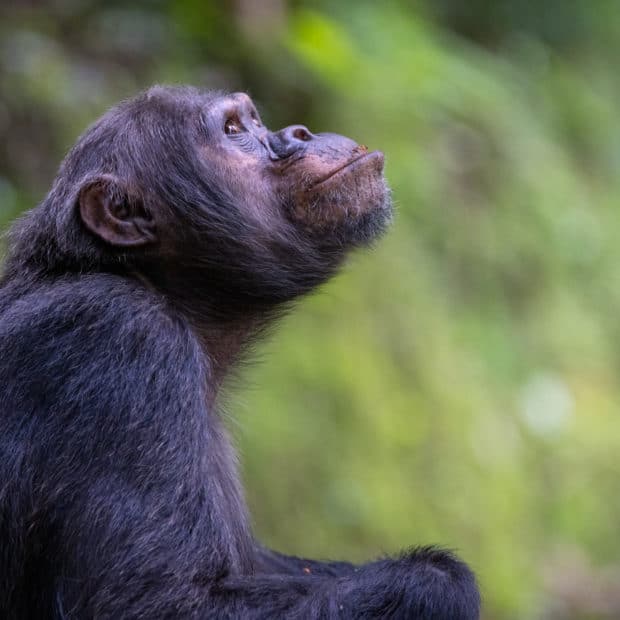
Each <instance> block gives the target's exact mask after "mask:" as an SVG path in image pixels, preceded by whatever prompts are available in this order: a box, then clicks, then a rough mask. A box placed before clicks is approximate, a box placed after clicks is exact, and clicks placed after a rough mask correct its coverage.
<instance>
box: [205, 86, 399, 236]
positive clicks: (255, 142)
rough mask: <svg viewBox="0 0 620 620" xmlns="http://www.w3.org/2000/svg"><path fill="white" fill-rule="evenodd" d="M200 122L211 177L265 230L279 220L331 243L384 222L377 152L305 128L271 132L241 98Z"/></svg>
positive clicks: (220, 103) (215, 107)
mask: <svg viewBox="0 0 620 620" xmlns="http://www.w3.org/2000/svg"><path fill="white" fill-rule="evenodd" d="M203 119H204V123H205V128H206V130H207V136H208V138H207V140H206V142H205V144H204V147H203V148H202V149H200V152H201V155H202V157H204V161H205V163H206V165H207V166H208V167H209V168H210V169H211V170H220V171H221V172H220V174H219V175H216V176H219V177H220V178H225V179H227V182H228V183H229V189H230V190H231V191H233V192H234V194H235V195H236V198H237V200H236V201H235V202H237V204H244V205H246V206H247V208H248V209H249V210H251V211H253V213H252V215H253V216H254V217H257V218H258V219H259V220H261V221H263V222H264V223H265V224H267V225H269V224H270V223H271V224H272V225H274V224H275V222H276V221H277V219H278V218H281V217H282V215H284V216H285V217H287V218H288V219H289V220H290V221H291V222H293V223H294V224H295V225H296V226H298V227H299V228H301V229H302V230H303V231H305V232H307V233H309V234H312V235H314V236H319V237H320V236H324V237H329V236H330V235H333V234H337V233H341V232H343V231H345V230H348V231H354V230H355V229H356V227H358V226H360V227H363V226H364V224H365V225H366V226H369V223H372V224H373V225H374V226H375V227H377V226H378V227H379V228H380V227H381V224H384V223H385V221H386V219H387V218H389V216H390V203H389V198H388V190H387V186H386V184H385V181H384V178H383V154H382V153H381V152H379V151H373V152H368V149H367V148H366V147H365V146H362V145H358V144H356V143H355V142H354V141H353V140H350V139H349V138H345V137H344V136H340V135H337V134H330V133H321V134H313V133H311V132H310V131H309V130H308V129H307V128H306V127H304V126H303V125H292V126H290V127H285V128H284V129H281V130H279V131H273V132H272V131H270V130H269V129H268V128H267V127H265V126H264V125H263V123H262V121H261V119H260V116H259V115H258V112H257V111H256V107H255V106H254V104H253V103H252V100H251V99H250V98H249V97H248V96H247V95H246V94H244V93H236V94H232V95H228V96H223V97H220V98H218V99H216V100H215V101H214V102H212V103H211V104H210V105H209V106H208V109H207V110H205V113H204V115H203ZM358 232H364V233H368V232H370V231H368V230H366V231H358ZM341 241H342V239H341ZM350 241H355V239H350Z"/></svg>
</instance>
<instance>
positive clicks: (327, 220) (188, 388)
mask: <svg viewBox="0 0 620 620" xmlns="http://www.w3.org/2000/svg"><path fill="white" fill-rule="evenodd" d="M390 213H391V207H390V200H389V193H388V191H387V188H386V185H385V181H384V179H383V155H382V154H381V153H379V152H371V153H369V152H368V151H367V149H366V148H365V147H363V146H360V145H358V144H356V143H355V142H353V141H352V140H350V139H348V138H345V137H342V136H337V135H335V134H312V133H311V132H310V131H309V130H308V129H306V128H305V127H303V126H301V125H295V126H292V127H287V128H285V129H282V130H280V131H277V132H270V131H269V130H268V129H267V128H265V127H264V126H263V125H262V123H261V122H260V119H259V117H258V114H257V112H256V109H255V108H254V105H253V103H252V102H251V100H250V99H249V98H248V97H247V96H246V95H244V94H235V95H223V94H219V93H208V92H202V91H198V90H196V89H192V88H162V87H154V88H152V89H150V90H149V91H146V92H145V93H143V94H141V95H139V96H138V97H136V98H135V99H132V100H129V101H127V102H124V103H122V104H120V105H118V106H117V107H115V108H113V109H112V110H110V111H109V112H108V113H107V114H105V115H104V116H103V117H102V118H101V119H100V120H99V121H97V122H96V123H95V124H94V125H93V126H92V127H90V128H89V129H88V130H87V131H86V132H85V133H84V135H83V136H82V137H81V138H80V139H79V140H78V142H77V144H76V145H75V147H74V148H73V149H72V150H71V151H70V153H69V154H68V155H67V158H66V159H65V161H64V162H63V164H62V166H61V168H60V171H59V173H58V176H57V178H56V180H55V181H54V184H53V186H52V189H51V190H50V193H49V194H48V196H47V197H46V198H45V200H44V201H43V202H42V203H41V204H40V205H39V206H38V207H37V208H36V209H33V210H32V211H31V212H30V213H28V214H27V215H26V216H25V217H24V218H23V219H22V220H21V221H20V222H18V223H17V224H16V225H15V227H14V228H13V230H12V232H11V236H10V239H11V243H10V249H9V254H8V258H7V263H6V268H5V273H4V276H3V278H2V280H1V281H0V618H3V619H6V620H22V619H26V618H33V619H34V618H36V619H46V618H51V619H69V618H70V619H72V620H73V619H78V620H81V619H89V618H110V619H115V620H116V619H121V618H122V619H125V618H127V619H134V618H135V619H147V618H148V619H150V618H178V619H183V620H185V619H188V618H224V619H231V620H232V619H238V618H241V619H244V618H264V619H272V618H298V619H302V618H303V619H306V618H309V619H318V618H418V619H423V620H475V619H476V618H478V615H479V594H478V590H477V587H476V583H475V579H474V576H473V574H472V572H471V571H470V570H469V568H468V567H467V566H466V565H465V564H464V563H462V562H461V561H460V560H459V559H457V558H456V557H455V556H453V555H452V554H450V553H448V552H444V551H441V550H438V549H433V548H419V549H413V550H410V551H407V552H405V553H403V554H402V555H400V556H399V557H396V558H382V559H380V560H376V561H374V562H370V563H368V564H364V565H361V566H357V567H355V566H353V565H351V564H349V563H347V562H320V561H317V560H308V559H302V558H296V557H288V556H285V555H282V554H280V553H277V552H275V551H270V550H268V549H266V548H264V547H263V546H261V545H260V544H259V543H258V542H257V541H256V540H255V539H254V537H253V535H252V532H251V527H250V525H249V518H248V516H247V509H246V506H245V502H244V498H243V493H242V490H241V486H240V483H239V477H238V474H237V469H236V460H235V456H234V453H233V450H232V447H231V444H230V442H229V440H228V437H227V434H226V431H225V429H224V428H223V425H222V422H221V419H220V415H219V412H218V403H219V393H220V386H221V384H222V382H223V381H224V380H225V378H226V377H227V375H228V374H229V373H230V372H231V371H232V370H234V367H235V364H236V363H238V362H239V360H240V359H241V358H242V356H243V352H244V351H245V349H246V348H247V346H248V344H249V343H251V342H253V341H255V340H256V338H257V337H258V336H259V335H260V334H261V333H262V330H263V329H264V328H265V327H266V326H267V325H269V323H270V321H272V320H273V319H274V318H275V317H277V316H278V315H280V314H281V313H282V312H283V311H284V310H285V309H287V308H288V307H289V306H290V302H291V301H293V300H295V299H296V298H298V297H299V296H300V295H303V294H304V293H307V292H308V291H311V290H312V289H314V288H315V287H316V286H317V285H319V284H321V283H322V282H324V281H325V280H326V279H327V278H329V277H330V276H331V275H332V274H333V273H334V271H335V270H336V269H337V267H338V266H339V265H340V264H341V262H342V260H343V258H344V257H345V255H346V253H347V251H348V250H350V249H352V248H354V247H357V246H360V245H364V244H368V243H370V242H371V241H372V240H373V239H375V238H376V237H377V235H379V234H380V233H381V232H382V231H383V230H384V229H385V227H386V225H387V223H388V222H389V220H390ZM317 449H320V446H317ZM283 475H285V474H283ZM277 483H278V481H274V484H277ZM284 518H286V516H285V515H283V519H284ZM303 535H304V533H303V532H300V536H303Z"/></svg>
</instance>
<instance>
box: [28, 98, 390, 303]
mask: <svg viewBox="0 0 620 620" xmlns="http://www.w3.org/2000/svg"><path fill="white" fill-rule="evenodd" d="M390 215H391V206H390V200H389V192H388V189H387V186H386V184H385V181H384V179H383V154H382V153H380V152H379V151H373V152H369V151H368V150H367V149H366V147H365V146H361V145H358V144H356V143H355V142H354V141H353V140H350V139H349V138H345V137H343V136H339V135H336V134H329V133H323V134H313V133H311V132H310V131H309V130H308V129H307V128H306V127H304V126H302V125H293V126H290V127H286V128H284V129H282V130H280V131H275V132H272V131H270V130H269V129H267V128H266V127H265V126H264V125H263V124H262V122H261V120H260V117H259V115H258V113H257V111H256V108H255V107H254V104H253V103H252V101H251V99H250V98H249V97H248V96H247V95H245V94H240V93H237V94H232V95H227V94H220V93H209V92H201V91H198V90H196V89H193V88H168V87H153V88H151V89H150V90H148V91H146V92H145V93H143V94H141V95H139V96H138V97H136V98H135V99H132V100H129V101H127V102H124V103H121V104H120V105H118V106H116V107H115V108H113V109H111V110H110V111H109V112H108V113H107V114H105V115H104V116H103V117H102V118H101V119H100V120H99V121H98V122H96V123H95V124H94V125H93V126H92V127H90V128H89V129H88V130H87V131H86V133H85V134H84V135H83V136H82V137H81V138H80V140H79V141H78V143H77V144H76V146H75V147H74V148H73V149H72V150H71V152H70V153H69V154H68V156H67V158H66V159H65V161H64V163H63V165H62V167H61V169H60V172H59V175H58V177H57V179H56V182H55V184H54V187H53V188H52V191H51V192H50V194H49V195H48V197H47V199H46V200H45V201H44V203H43V204H42V205H41V206H40V207H39V208H38V209H37V210H35V211H33V212H32V214H31V215H30V216H29V218H27V219H26V221H25V222H24V224H23V226H22V228H21V232H20V230H19V229H18V233H17V241H18V243H17V245H18V248H19V246H22V247H21V250H22V252H23V251H24V250H25V248H24V246H26V248H27V249H28V251H29V252H30V254H31V262H35V263H36V262H38V263H39V264H41V263H47V264H44V265H43V266H44V267H46V268H48V269H50V270H56V271H57V270H59V269H61V270H62V269H76V268H77V269H79V270H80V271H84V270H88V269H94V270H115V271H119V270H126V271H127V272H128V273H136V274H139V275H141V276H142V277H143V278H145V279H147V280H148V281H150V282H151V283H152V284H153V286H155V287H158V288H160V289H162V290H169V291H172V290H174V294H175V295H177V296H179V295H181V296H183V297H188V298H189V297H191V296H193V295H196V296H200V297H201V298H203V299H208V300H209V303H210V304H211V306H212V307H213V309H214V310H219V311H221V312H222V313H229V312H230V313H239V312H244V309H245V308H251V307H256V306H262V307H269V306H274V305H277V304H278V303H280V302H286V301H289V300H291V299H293V298H294V297H296V296H298V295H300V294H302V293H304V292H306V291H308V290H310V289H311V288H313V287H314V286H316V285H317V284H319V283H320V282H322V281H324V280H325V279H326V278H327V277H329V276H330V275H331V274H332V273H333V271H334V270H335V268H336V267H337V266H338V265H339V264H340V262H341V260H342V257H343V255H344V254H345V252H346V250H348V249H350V248H352V247H355V246H358V245H363V244H366V243H368V242H370V241H371V240H372V239H374V238H375V237H376V236H377V234H378V233H380V232H381V231H382V230H384V228H385V226H386V224H387V222H388V221H389V219H390ZM35 237H37V238H38V243H36V242H34V241H33V239H34V238H35ZM35 245H36V246H37V247H35ZM42 249H43V251H42ZM50 263H51V264H50Z"/></svg>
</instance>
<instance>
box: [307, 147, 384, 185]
mask: <svg viewBox="0 0 620 620" xmlns="http://www.w3.org/2000/svg"><path fill="white" fill-rule="evenodd" d="M384 162H385V157H384V155H383V153H382V152H381V151H372V152H371V153H368V152H364V153H362V155H358V156H357V157H354V158H353V159H352V160H350V161H348V162H346V163H345V164H343V165H341V166H338V167H337V168H335V169H334V170H330V171H329V172H328V173H327V174H325V175H323V176H322V177H319V179H317V180H315V181H314V182H313V183H312V185H311V186H310V187H309V188H308V191H313V190H316V189H318V186H320V185H321V184H322V183H325V182H327V181H332V180H333V181H335V180H336V179H338V178H339V177H341V176H344V175H348V174H349V173H351V174H353V175H354V176H357V175H358V174H359V175H365V174H371V175H372V174H373V173H374V174H376V175H378V176H380V175H381V174H382V173H383V164H384Z"/></svg>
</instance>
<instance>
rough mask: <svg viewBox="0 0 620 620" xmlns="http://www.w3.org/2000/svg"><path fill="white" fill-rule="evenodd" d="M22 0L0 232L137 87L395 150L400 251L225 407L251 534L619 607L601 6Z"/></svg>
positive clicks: (0, 28) (541, 608) (7, 22)
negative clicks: (455, 567) (243, 94)
mask: <svg viewBox="0 0 620 620" xmlns="http://www.w3.org/2000/svg"><path fill="white" fill-rule="evenodd" d="M20 4H21V8H15V3H13V6H12V7H11V8H10V9H9V6H8V5H7V6H6V7H5V6H3V7H2V8H0V93H1V94H0V221H1V224H2V225H4V224H5V223H6V222H8V221H9V220H10V219H11V218H12V217H13V216H14V215H16V214H17V213H19V211H21V210H23V209H26V208H28V207H30V206H32V205H33V204H35V203H36V202H37V201H38V200H40V198H41V197H42V196H43V194H44V193H45V192H46V191H47V188H48V185H49V183H50V180H51V178H52V176H53V173H54V171H55V168H56V166H57V164H58V162H59V160H60V158H61V157H62V154H63V153H64V151H65V150H66V149H67V148H68V147H69V146H70V145H71V144H72V143H73V141H74V140H75V137H76V136H77V134H78V133H80V132H81V131H82V130H83V128H84V127H85V126H86V125H87V124H88V123H89V122H90V121H92V120H93V119H94V118H95V117H96V116H97V115H99V114H100V113H101V112H102V111H103V110H104V109H105V108H106V107H108V106H109V105H110V104H111V103H113V102H115V101H117V100H118V99H119V98H123V97H127V96H130V95H132V94H134V93H135V92H136V91H137V90H138V89H140V88H142V87H144V86H146V85H148V84H150V83H153V82H156V81H159V82H173V83H179V82H189V83H193V84H197V85H205V86H208V87H210V88H213V87H222V88H226V89H234V90H237V89H247V90H249V91H250V93H251V94H252V95H253V96H254V98H255V99H256V100H257V102H258V103H259V105H260V107H261V111H262V113H263V116H264V120H265V121H266V122H267V123H268V124H269V125H270V126H273V127H277V126H280V127H281V126H284V125H286V124H289V123H291V122H300V121H301V122H304V123H306V124H307V125H308V126H309V127H310V129H312V130H317V131H322V130H332V131H337V132H339V133H345V134H350V135H351V136H353V137H354V138H356V139H358V140H360V141H363V142H364V143H366V144H368V145H369V146H370V147H371V148H381V149H383V150H384V151H385V153H386V156H387V175H388V178H389V179H390V182H391V184H392V186H393V189H394V196H395V201H396V205H397V208H398V215H397V221H396V225H395V226H394V229H393V230H392V232H391V234H390V235H389V236H388V237H387V238H386V239H384V240H383V241H382V242H381V243H380V245H379V246H378V247H377V250H376V251H375V252H374V253H371V254H360V255H359V257H357V258H355V259H354V260H353V261H352V265H351V268H349V269H348V270H346V272H345V273H344V275H343V276H341V277H340V278H338V279H337V280H336V281H335V282H333V283H331V284H330V285H329V286H327V287H326V288H325V289H323V291H322V292H321V293H320V294H318V295H316V296H315V297H313V298H312V299H309V300H307V302H305V303H304V304H303V305H302V307H301V308H300V312H298V313H296V314H295V315H294V317H293V318H292V319H291V320H289V321H285V322H284V325H283V329H282V330H281V332H280V333H279V334H278V336H277V337H276V338H275V339H274V340H273V341H272V343H271V344H270V345H269V346H268V347H267V350H265V351H264V353H265V355H264V357H265V358H266V363H264V364H259V365H257V366H255V367H250V368H249V369H248V371H247V372H246V373H245V376H244V382H243V384H242V385H243V386H245V387H243V389H242V390H241V391H239V390H236V391H235V392H234V396H233V398H231V401H230V405H229V410H230V411H231V414H232V416H231V417H233V418H234V420H235V422H233V423H232V424H231V427H232V429H233V432H234V433H235V434H236V435H237V436H238V441H239V444H240V447H241V451H242V454H243V460H244V470H245V478H246V482H247V487H248V489H249V491H248V492H249V494H250V496H249V500H250V504H251V507H252V510H253V514H254V516H255V519H256V529H257V530H258V532H259V534H260V535H261V537H262V538H263V539H265V541H266V542H269V543H271V544H272V545H273V546H276V547H279V548H281V549H282V550H285V551H288V552H297V553H300V554H307V555H314V556H334V557H341V556H346V557H348V558H350V559H354V560H355V559H362V558H366V557H369V556H372V555H373V554H375V553H377V552H380V551H383V550H385V551H394V550H396V549H398V548H400V547H401V546H402V545H403V544H404V543H407V542H410V543H411V544H415V543H419V542H424V543H427V542H432V541H436V542H439V543H442V544H445V545H448V546H453V547H455V548H457V549H458V550H459V552H460V554H461V555H462V556H463V557H464V559H466V560H467V561H469V562H470V563H471V564H472V566H473V567H474V568H475V569H476V570H477V572H478V574H479V577H480V580H481V584H482V588H483V592H484V596H485V601H486V617H487V618H498V619H502V620H503V619H506V618H508V619H510V618H519V619H521V618H524V619H529V618H554V619H555V618H557V619H562V620H563V619H565V618H571V619H580V620H582V619H586V618H588V619H591V618H616V617H618V616H619V615H620V600H618V594H617V590H618V583H619V582H620V559H619V558H620V538H619V537H618V535H617V534H618V523H620V495H619V494H618V488H619V487H620V457H618V454H620V415H619V414H620V381H619V379H618V377H619V376H620V337H618V332H619V331H620V318H619V317H620V268H619V265H620V209H619V207H618V202H619V199H620V146H619V145H620V120H619V118H620V112H619V110H620V82H619V80H618V69H617V59H618V57H619V55H620V5H618V4H617V3H616V2H612V1H605V0H601V1H600V2H591V3H588V2H586V0H582V1H578V0H572V1H569V2H562V1H560V0H551V1H549V2H545V3H540V2H533V1H526V0H521V1H520V2H519V1H512V2H509V1H508V0H497V1H493V2H492V1H487V2H485V1H483V0H476V1H475V2H467V3H464V2H459V1H457V0H440V1H432V2H431V1H430V0H429V1H428V3H422V2H416V3H410V2H404V1H402V2H381V3H378V2H369V3H365V2H360V1H359V0H356V1H354V0H346V1H343V2H337V3H334V2H332V3H328V2H324V3H317V2H312V3H311V2H290V3H286V2H278V1H277V0H272V1H270V2H260V3H259V2H251V1H249V0H247V1H241V0H239V1H238V2H236V3H220V2H205V1H204V0H200V1H198V0H181V1H179V2H174V3H170V4H165V3H162V2H138V3H132V4H131V7H132V8H131V9H128V8H126V6H127V5H125V4H123V3H120V2H100V3H95V2H69V1H64V2H63V1H61V0H57V1H56V2H51V3H47V7H45V8H42V6H41V7H40V8H36V6H37V5H35V4H34V3H32V4H31V5H30V6H28V5H27V4H26V3H20ZM332 5H333V6H332ZM412 7H413V8H412ZM261 357H262V355H261ZM300 530H301V531H304V532H305V533H306V534H305V535H304V537H303V538H301V537H300V536H299V534H298V532H299V531H300Z"/></svg>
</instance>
